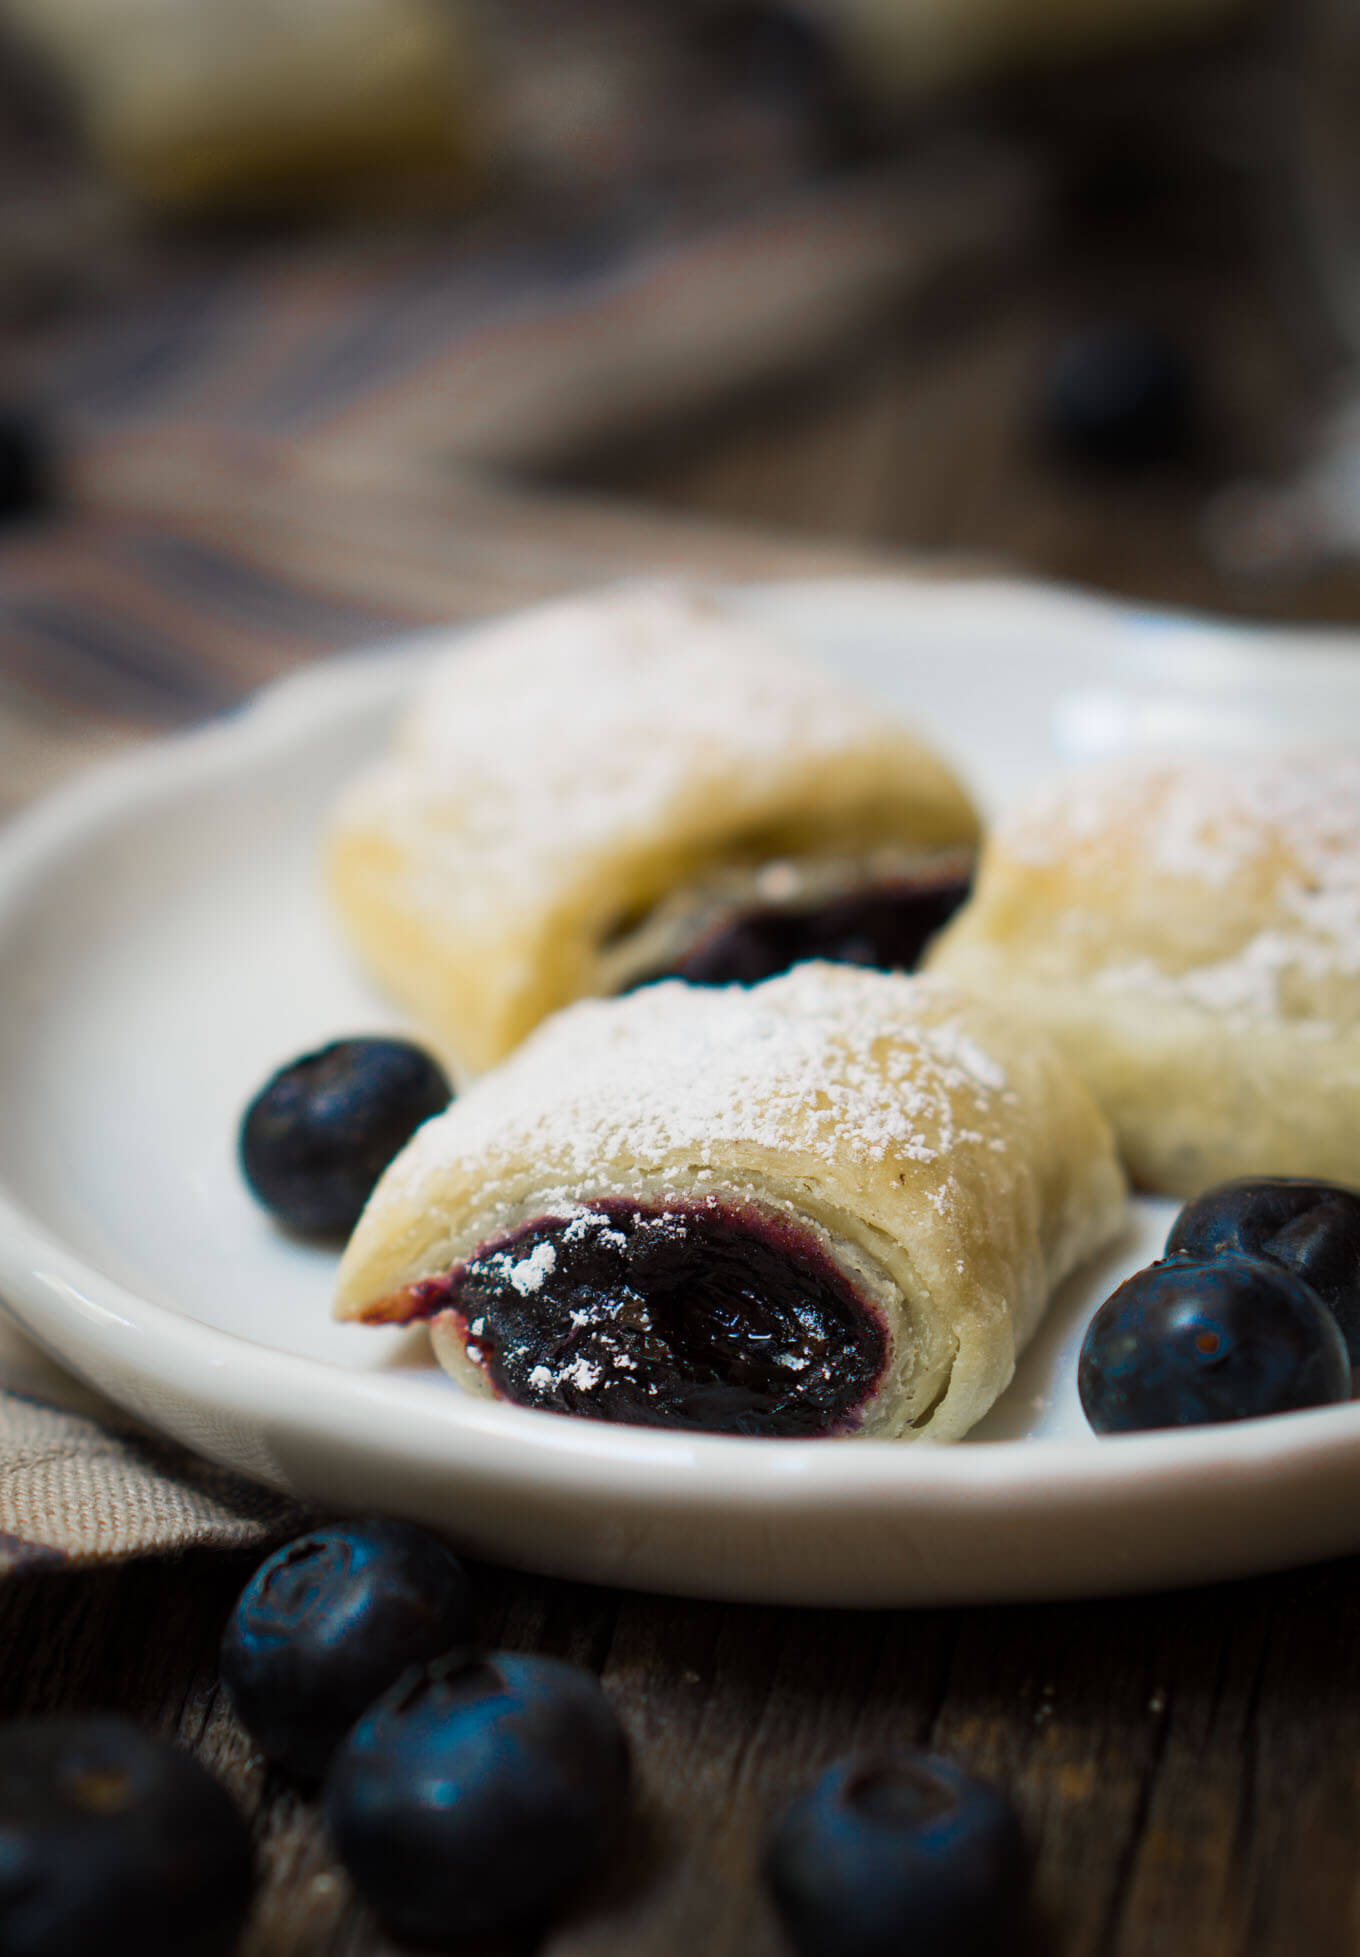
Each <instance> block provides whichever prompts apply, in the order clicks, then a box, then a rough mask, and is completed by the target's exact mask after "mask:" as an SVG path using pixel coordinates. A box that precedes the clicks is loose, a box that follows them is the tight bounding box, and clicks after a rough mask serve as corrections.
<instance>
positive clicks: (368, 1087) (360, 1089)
mask: <svg viewBox="0 0 1360 1957" xmlns="http://www.w3.org/2000/svg"><path fill="white" fill-rule="evenodd" d="M452 1093H453V1091H452V1089H451V1088H450V1086H449V1083H448V1080H447V1079H446V1077H445V1075H444V1074H443V1072H442V1071H441V1070H440V1068H439V1067H438V1066H436V1064H435V1062H434V1061H433V1060H432V1059H431V1058H430V1056H429V1054H428V1053H424V1052H422V1051H421V1049H420V1048H419V1047H417V1046H412V1045H410V1043H409V1042H408V1041H406V1040H370V1039H355V1040H337V1041H335V1042H334V1044H333V1045H331V1046H327V1047H322V1048H321V1050H320V1051H319V1052H317V1053H307V1054H304V1055H303V1056H302V1058H301V1059H300V1060H294V1061H291V1062H290V1063H289V1065H288V1066H286V1067H283V1068H281V1069H280V1071H279V1072H278V1073H276V1074H275V1075H274V1076H273V1077H272V1079H270V1080H268V1081H267V1082H266V1083H265V1085H264V1086H263V1087H262V1088H261V1089H260V1091H259V1093H258V1094H257V1095H256V1096H255V1099H254V1100H253V1101H252V1102H251V1104H250V1106H249V1107H248V1108H247V1109H246V1113H245V1119H244V1120H243V1121H242V1123H241V1143H240V1153H241V1169H242V1173H243V1174H244V1176H245V1179H246V1181H247V1182H248V1183H249V1184H250V1187H251V1189H252V1190H253V1191H254V1193H255V1195H256V1196H257V1197H258V1198H259V1200H260V1201H261V1202H262V1203H263V1204H264V1206H265V1208H266V1209H267V1210H270V1211H271V1212H272V1213H273V1214H274V1215H275V1216H276V1217H277V1218H278V1219H279V1221H280V1222H281V1223H286V1224H287V1225H288V1226H289V1227H290V1228H291V1229H294V1230H303V1231H310V1232H315V1233H319V1234H331V1235H338V1234H340V1233H342V1232H345V1231H348V1230H352V1229H353V1228H354V1225H355V1224H356V1223H357V1222H358V1220H359V1212H360V1211H361V1210H362V1209H363V1206H364V1204H365V1203H366V1202H367V1201H368V1199H369V1196H370V1195H371V1194H372V1192H373V1185H374V1184H375V1183H376V1182H377V1180H378V1177H379V1176H380V1175H381V1174H382V1172H383V1170H384V1169H385V1168H386V1167H387V1165H388V1163H389V1162H390V1161H391V1160H392V1158H393V1156H394V1155H396V1154H397V1153H398V1152H399V1151H400V1150H401V1149H403V1148H404V1147H405V1146H406V1144H407V1142H408V1141H410V1139H411V1137H412V1135H413V1134H414V1133H415V1131H416V1129H417V1128H419V1126H420V1124H421V1123H422V1122H423V1121H428V1120H429V1118H430V1116H431V1115H435V1114H438V1113H439V1112H440V1110H441V1109H443V1108H446V1107H447V1106H448V1104H449V1101H450V1100H451V1099H452Z"/></svg>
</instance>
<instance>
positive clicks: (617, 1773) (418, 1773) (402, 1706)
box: [326, 1652, 628, 1948]
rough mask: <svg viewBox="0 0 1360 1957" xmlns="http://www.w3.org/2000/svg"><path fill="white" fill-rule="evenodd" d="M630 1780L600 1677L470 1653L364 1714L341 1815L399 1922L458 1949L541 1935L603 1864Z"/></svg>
mask: <svg viewBox="0 0 1360 1957" xmlns="http://www.w3.org/2000/svg"><path fill="white" fill-rule="evenodd" d="M627 1787H628V1748H627V1743H626V1741H625V1740H624V1736H623V1732H622V1729H621V1728H620V1726H619V1723H618V1720H617V1718H616V1717H615V1715H614V1712H613V1709H612V1707H611V1706H610V1704H609V1701H608V1699H607V1698H606V1697H605V1695H604V1693H603V1691H602V1690H601V1689H600V1686H599V1684H598V1682H597V1681H596V1679H595V1678H594V1677H593V1676H592V1675H591V1674H590V1673H589V1672H583V1671H580V1670H578V1669H577V1667H576V1666H574V1665H567V1664H563V1663H561V1662H560V1661H559V1660H557V1659H553V1658H536V1657H526V1656H521V1655H519V1654H517V1653H514V1652H493V1653H491V1654H490V1655H488V1656H485V1657H482V1656H477V1655H475V1654H472V1653H457V1654H450V1655H449V1656H448V1657H446V1658H442V1659H438V1660H436V1661H435V1663H434V1664H432V1665H427V1666H425V1667H424V1668H423V1669H421V1670H419V1671H413V1672H411V1673H408V1674H407V1676H406V1677H404V1678H402V1679H401V1680H399V1681H398V1683H397V1684H396V1685H395V1686H393V1688H392V1690H391V1691H390V1692H388V1693H387V1694H386V1695H385V1696H384V1697H383V1698H382V1699H380V1700H379V1701H378V1703H377V1704H376V1705H375V1706H373V1707H372V1708H371V1709H370V1710H369V1711H368V1712H367V1713H366V1714H365V1715H364V1717H363V1718H362V1719H361V1720H360V1721H359V1723H358V1725H357V1726H356V1727H355V1728H354V1731H353V1732H352V1733H351V1734H350V1736H349V1738H348V1739H347V1740H346V1741H345V1744H344V1745H343V1746H342V1747H341V1749H340V1751H339V1752H338V1753H337V1755H336V1757H335V1763H334V1765H333V1767H332V1769H331V1773H330V1778H329V1780H328V1781H327V1785H326V1818H327V1821H328V1823H329V1826H330V1831H331V1835H332V1838H333V1840H334V1842H335V1846H336V1850H337V1852H338V1854H339V1856H340V1859H341V1861H342V1862H343V1863H344V1865H345V1867H346V1868H347V1869H348V1871H349V1873H350V1875H351V1877H352V1878H353V1880H354V1884H355V1887H356V1888H357V1889H358V1891H359V1893H360V1894H361V1895H362V1896H363V1897H364V1899H365V1901H367V1902H368V1903H369V1904H370V1905H371V1907H372V1908H373V1910H374V1911H375V1912H376V1914H377V1915H378V1917H379V1918H380V1919H381V1921H382V1923H383V1924H384V1926H385V1927H386V1928H387V1929H388V1931H390V1933H391V1934H392V1935H393V1936H395V1937H397V1938H399V1939H404V1940H406V1941H408V1942H411V1943H415V1944H432V1945H437V1946H439V1947H440V1948H443V1947H444V1946H445V1945H447V1944H451V1943H458V1942H465V1941H469V1940H471V1939H474V1938H477V1937H492V1936H506V1935H510V1936H515V1935H523V1934H525V1933H526V1932H537V1931H538V1930H539V1929H540V1928H541V1926H542V1925H543V1924H544V1923H545V1922H546V1920H547V1919H548V1918H549V1917H550V1916H551V1914H552V1912H553V1911H554V1910H555V1909H556V1907H557V1906H558V1904H559V1903H560V1902H562V1901H563V1900H564V1899H565V1898H566V1896H567V1895H568V1894H569V1893H570V1891H571V1890H572V1889H574V1888H575V1887H576V1886H577V1884H578V1883H579V1882H580V1881H581V1880H582V1879H583V1878H584V1877H585V1876H586V1875H588V1874H589V1873H590V1871H591V1870H592V1869H593V1868H594V1867H595V1866H596V1865H597V1864H598V1863H599V1861H600V1860H601V1858H602V1855H603V1853H604V1850H605V1849H606V1847H607V1845H608V1838H609V1835H610V1833H611V1831H612V1829H613V1827H614V1825H615V1823H616V1822H617V1821H618V1819H619V1816H620V1814H621V1813H622V1810H623V1805H624V1799H625V1796H626V1793H627Z"/></svg>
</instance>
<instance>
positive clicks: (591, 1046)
mask: <svg viewBox="0 0 1360 1957" xmlns="http://www.w3.org/2000/svg"><path fill="white" fill-rule="evenodd" d="M1123 1209H1124V1183H1123V1177H1122V1174H1121V1172H1120V1170H1119V1168H1118V1165H1117V1162H1116V1158H1115V1154H1114V1146H1113V1139H1112V1137H1111V1135H1110V1131H1109V1128H1108V1125H1107V1123H1106V1122H1105V1120H1104V1118H1103V1117H1102V1116H1101V1114H1100V1113H1099V1111H1098V1110H1097V1108H1096V1106H1095V1104H1094V1102H1093V1101H1092V1099H1091V1097H1090V1095H1089V1094H1088V1093H1087V1091H1086V1089H1085V1088H1084V1087H1083V1086H1082V1084H1081V1083H1080V1081H1078V1080H1077V1078H1076V1076H1075V1075H1074V1074H1073V1073H1072V1072H1071V1070H1070V1069H1069V1068H1068V1067H1067V1066H1066V1064H1065V1063H1064V1062H1063V1061H1062V1060H1061V1059H1060V1058H1059V1056H1058V1055H1057V1053H1056V1052H1055V1051H1054V1050H1053V1049H1052V1048H1050V1047H1049V1046H1048V1045H1047V1044H1046V1043H1044V1042H1043V1041H1039V1040H1034V1039H1032V1038H1031V1037H1030V1036H1029V1034H1028V1033H1023V1032H1022V1033H1019V1034H1017V1033H1016V1031H1015V1030H1014V1029H1012V1028H1010V1027H1009V1026H1008V1025H1007V1024H1006V1023H1005V1022H1004V1021H1003V1020H1002V1019H1001V1018H1000V1017H999V1016H998V1015H997V1014H995V1013H993V1012H992V1011H990V1010H989V1009H988V1008H986V1007H984V1006H982V1005H980V1004H978V1003H976V1002H971V1001H969V1000H967V999H966V998H965V997H964V995H962V994H960V993H959V992H958V991H956V990H955V988H954V987H952V986H949V985H945V984H943V983H941V982H939V981H937V980H932V979H924V978H909V977H907V976H905V975H902V974H896V973H882V972H872V971H866V970H862V969H856V968H854V967H851V966H848V965H830V964H823V963H809V964H804V965H800V966H798V967H797V968H795V969H794V970H793V971H791V972H789V973H786V974H784V975H783V976H781V977H778V978H773V979H769V980H766V981H765V982H764V983H762V984H759V985H756V986H753V987H751V988H749V989H747V988H742V987H737V986H728V987H721V988H712V989H709V988H703V987H695V986H687V985H684V984H681V983H676V982H669V983H664V984H659V985H656V986H652V987H648V988H646V989H645V990H643V991H639V992H636V993H633V994H632V995H630V996H629V997H628V998H626V999H617V1000H600V1001H586V1002H582V1003H580V1004H578V1005H575V1006H572V1007H569V1008H568V1009H567V1010H566V1011H564V1012H562V1013H559V1014H557V1015H556V1016H555V1017H554V1018H553V1019H551V1020H550V1021H549V1022H548V1023H547V1024H546V1025H545V1026H543V1027H541V1028H540V1029H539V1030H538V1032H537V1033H535V1034H534V1035H533V1036H532V1037H531V1038H530V1039H529V1040H528V1041H527V1042H526V1043H525V1045H524V1046H523V1047H522V1048H521V1049H520V1050H519V1052H518V1053H516V1054H515V1055H514V1056H513V1057H512V1058H511V1059H510V1060H509V1061H507V1062H506V1063H505V1064H504V1065H503V1066H502V1067H500V1068H498V1069H496V1070H495V1071H494V1072H492V1073H490V1074H487V1075H485V1076H484V1077H483V1078H482V1079H481V1080H480V1081H478V1082H477V1083H475V1085H474V1086H473V1087H472V1088H471V1089H470V1090H469V1091H468V1093H467V1094H466V1095H465V1096H464V1097H463V1098H462V1099H461V1100H459V1101H457V1102H455V1103H454V1104H453V1106H452V1107H451V1108H450V1109H449V1110H448V1111H447V1112H446V1113H445V1114H443V1115H440V1116H438V1117H436V1119H435V1120H433V1121H432V1122H430V1123H428V1124H427V1125H426V1127H424V1128H423V1129H421V1130H420V1131H419V1132H418V1133H417V1135H416V1136H415V1137H414V1138H413V1140H412V1141H411V1142H410V1143H409V1144H408V1146H407V1148H406V1149H405V1151H404V1152H403V1154H402V1155H400V1156H399V1157H398V1158H397V1160H396V1161H395V1162H394V1163H393V1165H392V1166H391V1168H390V1169H389V1170H388V1171H387V1173H386V1175H385V1176H384V1177H383V1179H382V1181H381V1182H380V1183H379V1185H378V1187H377V1189H376V1190H375V1192H374V1194H373V1196H372V1198H371V1200H370V1202H369V1205H368V1208H367V1209H366V1211H365V1212H364V1215H363V1216H362V1218H361V1219H360V1222H359V1225H358V1228H357V1230H356V1232H355V1234H354V1237H353V1239H352V1241H351V1243H350V1245H349V1247H348V1249H347V1251H346V1253H345V1257H344V1260H343V1262H342V1265H341V1269H340V1278H339V1295H338V1302H337V1311H338V1315H339V1316H341V1317H344V1318H358V1319H364V1320H367V1321H369V1322H371V1323H375V1324H393V1323H406V1322H410V1321H413V1320H418V1319H426V1320H428V1321H429V1323H430V1327H431V1331H432V1334H433V1340H434V1347H435V1351H436V1353H437V1354H438V1357H439V1359H440V1361H441V1362H442V1363H443V1365H444V1366H445V1367H446V1368H447V1369H448V1371H449V1372H450V1373H452V1374H453V1375H454V1377H455V1378H456V1379H458V1380H459V1381H461V1382H462V1383H463V1384H464V1385H466V1386H468V1387H470V1388H472V1389H473V1390H474V1391H477V1392H480V1393H492V1394H496V1395H499V1396H501V1397H503V1398H507V1399H510V1400H513V1401H517V1402H519V1403H521V1404H524V1405H527V1406H533V1407H540V1408H548V1409H551V1410H555V1411H559V1412H565V1413H577V1414H585V1415H589V1416H593V1417H596V1418H600V1419H612V1420H621V1421H629V1422H634V1423H641V1424H648V1425H674V1426H680V1427H692V1428H702V1429H707V1430H711V1431H717V1432H728V1433H746V1434H773V1435H787V1434H795V1435H822V1434H850V1433H854V1434H866V1435H881V1436H888V1437H893V1438H900V1439H914V1438H917V1437H920V1436H925V1437H929V1438H930V1439H933V1440H942V1441H944V1440H955V1439H957V1438H958V1437H959V1436H960V1435H961V1434H963V1433H965V1432H966V1431H967V1430H968V1428H969V1427H971V1426H972V1425H973V1424H974V1422H975V1421H977V1420H978V1419H980V1418H981V1416H982V1415H983V1414H984V1413H985V1412H986V1411H987V1409H988V1407H990V1406H991V1404H992V1402H993V1401H994V1400H995V1399H996V1397H997V1395H998V1394H999V1393H1000V1392H1001V1391H1002V1389H1003V1388H1004V1387H1005V1386H1006V1384H1007V1382H1008V1381H1009V1380H1010V1378H1011V1375H1012V1372H1013V1370H1014V1367H1015V1359H1016V1354H1017V1353H1018V1352H1019V1350H1020V1348H1021V1347H1022V1346H1023V1345H1024V1344H1025V1342H1026V1340H1027V1339H1028V1338H1029V1336H1030V1334H1031V1333H1032V1331H1033V1330H1034V1327H1035V1325H1036V1323H1037V1322H1038V1319H1039V1317H1040V1315H1041V1313H1042V1312H1043V1310H1044V1307H1045V1304H1046V1303H1047V1301H1048V1297H1049V1294H1050V1292H1051V1291H1052V1289H1053V1287H1054V1285H1055V1284H1056V1283H1057V1282H1058V1280H1059V1279H1060V1278H1062V1277H1063V1276H1064V1275H1065V1274H1066V1273H1067V1272H1068V1271H1069V1270H1070V1269H1072V1267H1073V1266H1074V1265H1075V1264H1077V1263H1078V1262H1079V1261H1080V1260H1081V1259H1083V1258H1085V1257H1086V1256H1088V1255H1089V1254H1090V1253H1091V1252H1093V1251H1095V1250H1096V1249H1098V1248H1099V1247H1100V1246H1101V1245H1102V1244H1104V1243H1105V1242H1106V1240H1107V1239H1108V1238H1109V1237H1110V1236H1111V1235H1112V1234H1113V1233H1114V1232H1115V1230H1116V1229H1117V1228H1118V1226H1119V1224H1120V1222H1121V1219H1122V1215H1123Z"/></svg>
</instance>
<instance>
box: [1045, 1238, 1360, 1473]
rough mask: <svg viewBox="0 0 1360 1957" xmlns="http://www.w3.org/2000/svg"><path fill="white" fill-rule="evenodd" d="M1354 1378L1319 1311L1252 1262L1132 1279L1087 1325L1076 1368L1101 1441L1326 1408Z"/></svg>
mask: <svg viewBox="0 0 1360 1957" xmlns="http://www.w3.org/2000/svg"><path fill="white" fill-rule="evenodd" d="M1350 1379H1351V1369H1350V1361H1349V1360H1348V1358H1347V1356H1346V1343H1345V1340H1344V1339H1343V1338H1342V1336H1341V1333H1340V1331H1339V1329H1338V1327H1337V1323H1336V1320H1335V1319H1334V1318H1333V1317H1332V1315H1331V1313H1330V1312H1329V1311H1328V1310H1327V1307H1326V1306H1325V1305H1324V1304H1323V1303H1322V1300H1321V1299H1320V1298H1319V1297H1318V1296H1317V1294H1316V1293H1315V1292H1313V1291H1310V1290H1309V1288H1308V1286H1307V1285H1306V1284H1304V1283H1303V1282H1302V1281H1301V1279H1299V1278H1296V1277H1295V1276H1294V1275H1293V1274H1292V1272H1290V1271H1286V1270H1283V1269H1281V1268H1280V1267H1279V1266H1278V1265H1275V1264H1267V1263H1264V1262H1263V1261H1261V1260H1260V1259H1258V1258H1250V1257H1221V1258H1198V1257H1196V1258H1192V1257H1173V1258H1169V1259H1168V1260H1167V1261H1166V1262H1165V1263H1162V1264H1153V1265H1152V1266H1150V1268H1149V1269H1147V1270H1145V1271H1139V1272H1137V1274H1136V1275H1135V1276H1133V1277H1131V1278H1129V1279H1128V1280H1127V1281H1126V1282H1125V1283H1123V1284H1121V1285H1120V1287H1119V1289H1118V1290H1117V1291H1116V1292H1115V1293H1114V1294H1113V1295H1112V1296H1111V1297H1109V1298H1107V1299H1106V1300H1105V1303H1104V1304H1103V1305H1102V1306H1101V1307H1100V1310H1099V1311H1098V1312H1097V1313H1096V1315H1095V1317H1094V1318H1093V1319H1092V1320H1091V1323H1090V1325H1089V1327H1088V1328H1087V1332H1086V1337H1085V1338H1084V1339H1083V1341H1082V1347H1081V1358H1080V1360H1079V1362H1078V1366H1077V1390H1078V1392H1079V1393H1080V1395H1081V1404H1082V1407H1083V1408H1084V1410H1085V1413H1086V1418H1087V1419H1088V1420H1089V1421H1090V1423H1091V1425H1092V1426H1093V1427H1094V1428H1095V1430H1096V1432H1097V1433H1098V1434H1123V1433H1134V1432H1138V1431H1140V1430H1142V1429H1144V1428H1149V1427H1196V1426H1201V1425H1203V1424H1205V1423H1208V1422H1211V1421H1219V1420H1249V1419H1252V1418H1254V1417H1255V1416H1256V1415H1258V1414H1268V1413H1290V1412H1293V1411H1294V1410H1295V1409H1297V1408H1300V1407H1320V1406H1326V1405H1329V1404H1331V1403H1333V1402H1335V1401H1338V1400H1344V1399H1347V1398H1348V1397H1349V1394H1350Z"/></svg>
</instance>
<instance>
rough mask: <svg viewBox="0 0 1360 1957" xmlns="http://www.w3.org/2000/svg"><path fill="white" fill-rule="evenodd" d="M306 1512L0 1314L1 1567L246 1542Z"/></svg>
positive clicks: (302, 1518)
mask: <svg viewBox="0 0 1360 1957" xmlns="http://www.w3.org/2000/svg"><path fill="white" fill-rule="evenodd" d="M306 1519H307V1518H306V1512H305V1510H303V1509H302V1508H301V1507H300V1506H299V1505H298V1504H296V1503H294V1502H290V1501H289V1500H287V1498H286V1497H284V1496H282V1495H278V1494H275V1493H274V1492H273V1491H272V1490H270V1489H267V1488H261V1487H259V1486H258V1485H257V1484H256V1483H254V1482H250V1481H246V1480H244V1479H243V1478H242V1477H241V1476H240V1475H235V1474H231V1473H229V1472H228V1470H227V1469H225V1468H217V1467H214V1466H213V1465H212V1464H211V1463H210V1462H207V1461H203V1460H200V1459H199V1458H198V1457H197V1456H195V1455H192V1454H190V1453H189V1452H187V1450H186V1449H184V1448H181V1447H177V1446H176V1445H175V1444H174V1443H173V1442H171V1441H167V1440H163V1439H161V1438H160V1437H159V1436H158V1435H156V1434H153V1433H152V1432H151V1431H150V1430H149V1429H148V1428H145V1427H143V1426H141V1425H139V1423H138V1422H137V1421H135V1420H134V1419H133V1418H132V1417H131V1415H129V1414H125V1413H123V1412H122V1411H121V1409H120V1408H118V1407H116V1406H114V1405H113V1404H112V1402H111V1401H109V1400H104V1399H101V1398H100V1397H99V1395H97V1394H95V1393H92V1392H90V1391H89V1389H88V1388H86V1387H84V1386H81V1385H80V1384H79V1383H78V1382H77V1381H76V1380H74V1379H72V1378H71V1377H70V1376H69V1375H68V1374H65V1373H63V1372H61V1371H60V1370H59V1369H58V1368H57V1367H56V1366H54V1365H53V1364H52V1363H51V1361H50V1360H48V1359H47V1358H45V1357H44V1355H43V1354H42V1353H41V1352H39V1351H38V1349H37V1347H36V1346H34V1345H33V1344H31V1343H30V1341H29V1340H28V1339H26V1338H25V1337H24V1335H23V1334H22V1333H21V1332H20V1331H18V1330H17V1328H16V1327H14V1326H13V1325H11V1324H10V1323H9V1322H8V1321H7V1320H6V1319H4V1318H2V1317H0V1576H10V1575H13V1574H16V1573H18V1572H20V1571H27V1570H34V1569H43V1568H54V1569H55V1568H59V1567H63V1566H66V1567H72V1566H78V1565H84V1564H97V1563H116V1562H121V1561H123V1560H124V1559H126V1558H129V1557H134V1556H147V1555H153V1554H155V1553H157V1552H162V1551H168V1550H183V1549H248V1548H250V1547H251V1546H252V1545H255V1544H260V1545H262V1546H263V1545H264V1544H267V1543H269V1542H271V1541H274V1540H278V1539H282V1538H283V1537H285V1536H287V1535H290V1534H292V1533H294V1532H295V1531H296V1530H298V1529H300V1528H302V1527H304V1526H305V1523H306Z"/></svg>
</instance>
